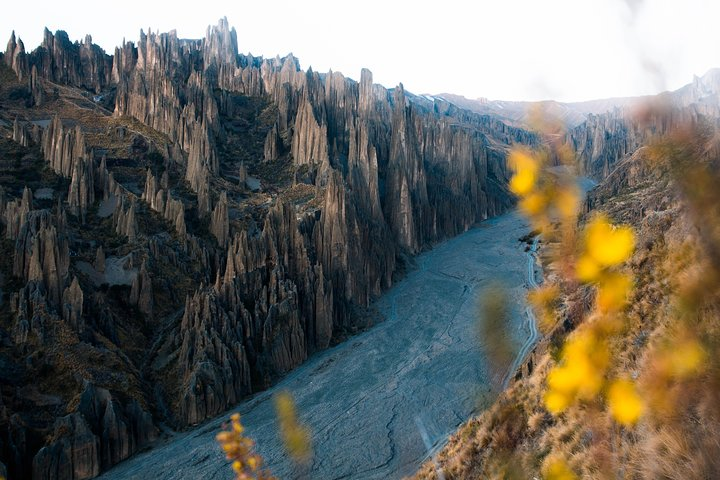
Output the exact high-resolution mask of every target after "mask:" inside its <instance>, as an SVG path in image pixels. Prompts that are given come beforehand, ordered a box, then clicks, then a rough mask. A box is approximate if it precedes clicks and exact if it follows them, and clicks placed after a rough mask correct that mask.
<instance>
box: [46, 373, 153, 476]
mask: <svg viewBox="0 0 720 480" xmlns="http://www.w3.org/2000/svg"><path fill="white" fill-rule="evenodd" d="M157 434H158V432H157V429H156V428H155V426H154V425H153V423H152V421H151V416H150V414H149V413H148V412H146V411H145V410H143V409H142V407H141V406H140V405H139V404H138V402H137V401H134V400H133V401H130V402H128V403H125V404H123V403H121V402H120V401H118V400H117V399H116V398H115V397H114V396H113V395H112V394H111V393H110V392H109V391H108V390H106V389H104V388H99V387H95V386H93V385H92V384H91V383H89V382H86V384H85V389H84V391H83V393H82V395H81V396H80V404H79V406H78V411H77V412H75V413H72V414H70V415H67V416H65V417H62V418H59V419H58V420H57V421H56V422H55V427H54V434H53V438H54V439H55V440H54V441H52V442H51V443H50V444H49V445H48V446H45V447H43V448H41V449H40V451H39V452H38V453H37V454H36V455H35V458H34V459H33V478H39V479H48V480H60V479H77V480H80V479H87V478H93V477H95V476H97V475H98V474H99V473H100V471H101V470H103V469H107V468H109V467H111V466H112V465H115V464H116V463H118V462H120V461H122V460H124V459H125V458H127V457H129V456H130V455H132V454H133V453H135V452H136V451H138V450H139V449H140V448H142V447H143V446H145V445H147V444H148V443H149V442H151V441H153V440H155V439H156V438H157Z"/></svg>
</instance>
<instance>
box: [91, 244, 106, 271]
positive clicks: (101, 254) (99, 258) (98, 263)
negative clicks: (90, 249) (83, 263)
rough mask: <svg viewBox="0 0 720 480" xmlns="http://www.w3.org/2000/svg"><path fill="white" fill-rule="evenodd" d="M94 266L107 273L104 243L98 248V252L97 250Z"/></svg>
mask: <svg viewBox="0 0 720 480" xmlns="http://www.w3.org/2000/svg"><path fill="white" fill-rule="evenodd" d="M93 266H94V267H95V270H97V271H98V272H100V273H105V251H104V250H103V248H102V245H100V246H99V247H98V248H97V252H95V262H94V264H93Z"/></svg>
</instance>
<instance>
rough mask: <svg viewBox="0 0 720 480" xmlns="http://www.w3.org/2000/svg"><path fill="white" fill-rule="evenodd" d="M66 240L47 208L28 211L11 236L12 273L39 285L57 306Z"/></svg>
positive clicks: (66, 256) (67, 260) (65, 270)
mask: <svg viewBox="0 0 720 480" xmlns="http://www.w3.org/2000/svg"><path fill="white" fill-rule="evenodd" d="M68 245H69V244H68V240H67V238H65V237H64V236H63V235H62V233H59V232H58V230H57V228H56V227H55V225H54V224H53V218H52V215H51V214H50V212H48V211H47V210H34V211H31V212H30V213H28V215H27V220H26V221H25V223H23V225H22V227H21V228H20V231H19V233H18V236H17V238H16V240H15V257H14V259H13V274H14V275H16V276H18V277H20V278H22V279H23V280H24V281H26V282H37V283H39V284H41V285H43V287H44V289H45V291H46V292H47V298H48V300H49V301H50V302H51V304H52V305H55V306H59V305H60V300H61V298H62V293H63V290H64V285H65V280H66V278H67V274H68V268H69V265H70V251H69V246H68Z"/></svg>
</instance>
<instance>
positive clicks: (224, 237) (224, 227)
mask: <svg viewBox="0 0 720 480" xmlns="http://www.w3.org/2000/svg"><path fill="white" fill-rule="evenodd" d="M210 231H211V232H212V234H213V235H215V238H217V241H218V243H219V244H220V245H222V246H225V245H226V244H227V241H228V236H229V235H230V225H229V223H228V200H227V192H222V193H221V194H220V200H218V203H217V205H215V209H214V210H213V213H212V219H211V220H210Z"/></svg>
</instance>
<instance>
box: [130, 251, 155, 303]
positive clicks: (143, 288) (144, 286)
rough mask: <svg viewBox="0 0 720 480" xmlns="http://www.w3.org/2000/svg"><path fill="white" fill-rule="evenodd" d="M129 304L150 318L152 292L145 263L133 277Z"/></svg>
mask: <svg viewBox="0 0 720 480" xmlns="http://www.w3.org/2000/svg"><path fill="white" fill-rule="evenodd" d="M130 304H131V305H135V306H137V307H138V310H140V312H142V313H144V314H145V315H147V316H152V312H153V290H152V280H150V275H149V274H148V271H147V267H146V264H145V262H143V264H142V266H141V267H140V273H139V274H138V275H137V276H136V277H135V279H134V280H133V282H132V288H131V289H130Z"/></svg>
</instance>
